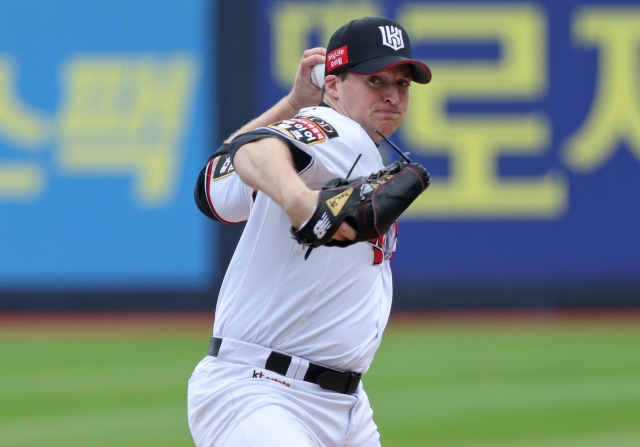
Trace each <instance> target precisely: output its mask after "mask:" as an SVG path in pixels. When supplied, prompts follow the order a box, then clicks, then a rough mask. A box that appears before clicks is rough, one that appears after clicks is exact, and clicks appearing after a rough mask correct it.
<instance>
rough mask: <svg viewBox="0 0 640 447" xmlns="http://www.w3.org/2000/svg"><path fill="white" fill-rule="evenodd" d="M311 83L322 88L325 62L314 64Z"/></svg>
mask: <svg viewBox="0 0 640 447" xmlns="http://www.w3.org/2000/svg"><path fill="white" fill-rule="evenodd" d="M311 83H312V84H314V85H316V86H318V87H319V88H322V86H323V85H324V64H317V65H314V66H313V68H312V69H311Z"/></svg>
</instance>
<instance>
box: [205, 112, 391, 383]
mask: <svg viewBox="0 0 640 447" xmlns="http://www.w3.org/2000/svg"><path fill="white" fill-rule="evenodd" d="M265 129H268V130H269V131H270V132H273V133H274V134H277V135H280V136H282V137H285V138H287V139H288V140H290V141H291V142H293V144H294V145H295V146H296V147H298V148H299V149H301V150H302V151H303V152H304V153H306V154H307V155H308V157H303V158H304V159H305V160H306V162H305V164H306V165H305V166H304V167H302V169H301V170H300V177H301V178H302V179H303V180H304V181H305V183H306V184H307V185H308V186H309V187H310V188H312V189H319V188H320V187H321V186H322V185H323V184H325V183H326V182H327V181H328V180H330V179H331V178H334V177H343V178H345V177H347V176H349V178H353V177H359V176H366V175H369V174H370V173H372V172H376V171H378V170H380V169H382V168H383V167H384V166H383V163H382V159H381V157H380V154H379V152H378V148H377V147H376V145H375V144H374V143H373V141H372V140H371V138H370V137H369V136H368V135H367V134H366V132H365V131H364V129H362V127H361V126H360V125H359V124H357V123H356V122H354V121H352V120H351V119H349V118H347V117H345V116H343V115H340V114H339V113H337V112H336V111H334V110H333V109H331V108H329V107H312V108H307V109H303V110H301V111H300V113H299V114H298V115H297V116H296V117H295V118H293V119H290V120H284V121H281V122H278V123H274V124H271V125H270V126H268V127H266V128H262V129H261V130H265ZM225 161H226V158H224V157H223V158H222V159H220V158H216V159H214V160H212V161H211V162H210V163H209V166H208V167H207V171H208V172H209V173H210V172H214V171H215V172H216V174H217V175H208V176H207V183H206V185H205V188H206V193H207V199H208V201H209V205H210V207H211V208H212V210H213V212H214V213H215V214H216V216H217V217H219V218H220V220H222V221H226V222H240V221H244V220H246V221H247V224H246V228H245V230H244V232H243V234H242V237H241V238H240V241H239V243H238V246H237V248H236V250H235V253H234V255H233V258H232V260H231V262H230V264H229V267H228V269H227V272H226V275H225V277H224V281H223V283H222V287H221V290H220V294H219V297H218V304H217V308H216V318H215V324H214V329H213V334H214V336H216V337H221V338H225V337H228V338H232V339H236V340H242V341H245V342H249V343H254V344H258V345H262V346H265V347H268V348H271V349H273V350H277V351H281V352H285V353H288V354H292V355H295V356H299V357H302V358H305V359H308V360H310V361H313V362H316V363H320V364H323V365H326V366H329V367H332V368H336V369H340V370H343V371H354V372H365V371H366V370H367V369H368V368H369V365H370V363H371V361H372V359H373V356H374V353H375V351H376V350H377V348H378V346H379V344H380V339H381V336H382V332H383V331H384V328H385V326H386V324H387V321H388V317H389V312H390V309H391V293H392V286H391V270H390V267H389V261H390V259H391V257H392V256H393V252H394V250H395V242H396V226H395V225H394V226H392V228H391V230H390V231H389V232H388V233H387V235H386V236H385V237H384V238H382V237H381V238H378V240H375V241H372V242H363V243H357V244H354V245H351V246H349V247H346V248H341V247H324V246H323V247H319V248H316V249H314V250H313V251H312V252H311V254H310V256H309V258H308V259H307V260H305V259H304V255H305V252H306V248H305V247H303V246H302V245H300V244H298V243H297V242H296V241H295V240H294V239H293V238H292V236H291V234H290V228H291V223H290V221H289V219H288V218H287V215H286V213H285V212H284V211H283V210H282V208H281V207H280V206H279V205H277V204H276V203H275V202H273V201H272V200H271V199H270V198H269V197H268V196H266V195H265V194H263V193H260V192H258V193H257V195H256V194H255V192H254V191H253V190H252V189H251V188H249V187H248V186H246V185H244V184H243V183H242V181H241V180H240V178H239V177H238V175H237V174H233V167H232V166H229V165H228V164H227V166H218V165H217V163H224V162H225Z"/></svg>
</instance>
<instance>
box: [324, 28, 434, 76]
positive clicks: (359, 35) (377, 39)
mask: <svg viewBox="0 0 640 447" xmlns="http://www.w3.org/2000/svg"><path fill="white" fill-rule="evenodd" d="M400 64H410V66H411V72H412V74H413V80H414V81H415V82H417V83H419V84H428V83H429V81H431V70H430V69H429V67H427V66H426V65H425V64H423V63H422V62H420V61H418V60H415V59H412V58H411V42H409V35H408V34H407V32H406V31H405V30H404V28H402V27H401V26H400V25H399V24H398V23H396V22H394V21H393V20H391V19H387V18H386V17H364V18H362V19H358V20H353V21H351V22H349V23H347V24H346V25H343V26H342V27H340V29H338V31H336V32H335V33H333V36H331V39H330V40H329V45H328V46H327V60H326V62H325V70H324V72H325V76H326V75H335V74H338V73H341V72H343V71H350V72H353V73H357V74H362V75H370V74H375V73H379V72H381V71H383V70H386V69H388V68H391V67H394V66H396V65H400Z"/></svg>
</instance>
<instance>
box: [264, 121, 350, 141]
mask: <svg viewBox="0 0 640 447" xmlns="http://www.w3.org/2000/svg"><path fill="white" fill-rule="evenodd" d="M268 127H269V128H270V129H273V130H276V131H277V132H279V133H281V134H283V135H284V136H286V137H288V138H291V139H293V140H296V141H299V142H301V143H304V144H306V145H307V146H311V145H312V144H318V143H322V142H323V141H325V140H327V139H329V138H335V137H337V136H338V132H337V131H336V130H335V129H334V128H333V126H331V125H330V124H329V123H327V122H326V121H324V120H322V119H320V118H316V117H314V116H305V117H296V118H291V119H288V120H282V121H278V122H277V123H273V124H269V126H268Z"/></svg>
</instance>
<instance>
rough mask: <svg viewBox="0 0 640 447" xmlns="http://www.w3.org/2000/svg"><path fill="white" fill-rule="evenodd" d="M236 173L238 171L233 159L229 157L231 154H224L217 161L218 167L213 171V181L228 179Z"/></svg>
mask: <svg viewBox="0 0 640 447" xmlns="http://www.w3.org/2000/svg"><path fill="white" fill-rule="evenodd" d="M234 172H236V170H235V168H234V167H233V164H232V163H231V157H229V154H222V155H220V158H218V160H217V161H216V167H215V168H214V169H213V180H220V179H222V178H225V177H228V176H230V175H231V174H233V173H234Z"/></svg>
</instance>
